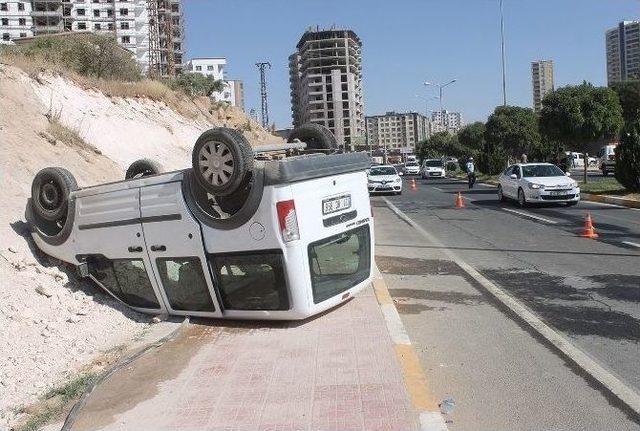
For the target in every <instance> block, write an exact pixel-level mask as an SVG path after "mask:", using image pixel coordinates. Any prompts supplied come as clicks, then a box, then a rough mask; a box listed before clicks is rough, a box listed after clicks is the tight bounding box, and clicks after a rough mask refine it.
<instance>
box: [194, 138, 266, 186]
mask: <svg viewBox="0 0 640 431" xmlns="http://www.w3.org/2000/svg"><path fill="white" fill-rule="evenodd" d="M213 152H215V153H216V154H213ZM191 165H192V167H193V172H194V174H195V177H196V180H197V181H198V184H200V186H201V187H203V188H204V189H205V190H206V191H207V192H209V193H211V194H212V195H215V196H229V195H231V194H232V193H234V192H235V191H236V190H238V189H239V188H240V187H241V186H242V184H243V183H244V182H245V181H246V177H247V175H248V174H249V173H250V172H252V171H253V150H252V148H251V145H249V142H247V140H246V139H245V137H244V136H243V135H242V133H240V132H238V131H237V130H233V129H229V128H226V127H218V128H215V129H210V130H207V131H206V132H204V133H203V134H202V135H200V137H199V138H198V140H197V141H196V144H195V146H194V147H193V153H192V156H191ZM225 168H226V169H225Z"/></svg>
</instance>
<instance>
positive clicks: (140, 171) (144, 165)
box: [124, 159, 163, 180]
mask: <svg viewBox="0 0 640 431" xmlns="http://www.w3.org/2000/svg"><path fill="white" fill-rule="evenodd" d="M162 172H163V169H162V165H160V163H158V162H156V161H155V160H151V159H140V160H136V161H135V162H133V163H131V165H130V166H129V169H127V172H126V173H125V174H124V179H125V180H132V179H134V178H142V177H148V176H150V175H157V174H160V173H162Z"/></svg>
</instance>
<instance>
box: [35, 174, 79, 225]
mask: <svg viewBox="0 0 640 431" xmlns="http://www.w3.org/2000/svg"><path fill="white" fill-rule="evenodd" d="M77 189H78V183H77V182H76V179H75V178H74V177H73V174H71V172H69V171H67V170H66V169H64V168H44V169H42V170H40V172H38V173H37V174H36V176H35V177H34V178H33V182H32V183H31V201H32V203H33V211H34V213H35V215H36V216H37V217H40V218H42V219H44V220H46V221H58V220H61V219H63V218H64V217H65V216H66V215H67V208H68V204H69V193H71V192H72V191H74V190H77Z"/></svg>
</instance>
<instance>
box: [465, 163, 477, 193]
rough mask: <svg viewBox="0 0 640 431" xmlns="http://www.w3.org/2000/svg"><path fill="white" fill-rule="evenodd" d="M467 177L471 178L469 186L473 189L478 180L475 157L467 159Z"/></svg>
mask: <svg viewBox="0 0 640 431" xmlns="http://www.w3.org/2000/svg"><path fill="white" fill-rule="evenodd" d="M466 168H467V179H468V180H469V188H470V189H472V188H473V185H474V184H475V182H476V168H475V166H474V165H473V157H469V160H467V165H466Z"/></svg>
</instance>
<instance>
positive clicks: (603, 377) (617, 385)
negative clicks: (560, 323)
mask: <svg viewBox="0 0 640 431" xmlns="http://www.w3.org/2000/svg"><path fill="white" fill-rule="evenodd" d="M384 200H385V202H386V204H387V206H388V207H389V209H391V211H393V212H394V213H395V214H396V215H397V216H398V217H400V218H401V219H403V220H404V221H406V222H407V223H409V224H410V225H411V226H413V228H414V229H415V230H416V231H418V232H419V233H420V234H421V235H422V236H424V237H425V238H426V239H427V240H428V241H430V242H431V243H432V244H433V245H435V246H437V247H440V248H442V252H443V253H445V254H446V255H447V256H448V257H449V258H450V259H451V260H453V261H454V262H456V263H457V264H458V265H459V266H460V268H462V269H463V270H464V271H465V272H466V273H467V274H469V275H470V276H471V277H473V278H474V279H475V280H476V281H477V282H478V283H480V285H481V286H482V287H484V288H485V290H486V291H487V292H489V293H490V294H491V295H493V296H494V297H495V298H496V299H497V300H498V301H500V302H501V303H502V304H504V305H505V306H506V307H507V308H509V310H511V311H512V312H513V313H514V314H515V315H516V316H518V317H519V318H520V319H521V320H522V321H523V322H525V323H526V324H527V325H529V326H530V327H531V328H533V329H534V330H535V331H536V332H538V334H540V335H541V336H542V337H544V338H545V339H546V340H547V341H548V342H549V343H550V344H552V345H553V346H554V347H555V348H556V349H557V350H558V351H559V352H561V353H562V354H563V355H564V356H565V357H566V358H568V359H569V360H570V361H572V362H574V363H575V364H576V365H577V366H578V367H580V368H582V369H583V370H584V371H585V372H586V373H587V374H589V375H590V376H591V377H592V378H593V379H595V380H596V381H598V382H599V383H600V384H601V385H602V386H603V387H604V388H605V389H606V390H608V391H609V392H610V393H611V394H613V395H614V396H615V397H616V398H618V399H619V400H620V401H621V402H622V403H623V404H625V405H626V406H627V407H629V408H630V409H631V410H633V411H634V412H635V413H636V414H640V394H638V393H637V392H635V391H634V390H633V389H632V388H631V387H629V386H627V385H626V384H625V383H624V382H623V381H621V380H620V379H618V378H617V377H616V376H614V375H613V374H612V373H610V372H609V371H607V370H606V369H605V368H604V367H603V366H602V365H600V364H598V363H597V362H596V361H594V360H593V359H592V358H591V357H589V355H587V354H586V353H584V352H583V351H582V350H580V349H578V348H577V347H575V346H574V345H573V344H571V342H570V341H569V339H567V338H565V337H564V336H563V335H561V334H560V333H559V332H557V331H556V330H555V329H553V328H551V327H550V326H548V325H547V324H546V323H544V322H543V321H542V320H541V319H540V318H539V317H538V316H536V315H535V314H534V313H533V312H531V311H530V310H529V309H528V308H527V307H526V306H525V305H524V304H522V303H521V302H520V301H518V300H517V299H515V298H513V297H512V296H511V295H509V294H508V293H507V292H505V291H504V290H502V289H501V288H500V287H498V286H497V285H495V284H493V283H492V282H491V281H489V280H488V279H487V278H485V277H484V276H483V275H482V274H480V273H479V272H478V271H476V270H475V269H474V268H473V267H472V266H471V265H469V264H468V263H466V262H465V261H463V260H462V259H461V258H460V257H459V256H458V255H457V254H456V253H455V252H453V251H452V250H450V249H448V248H446V247H445V246H444V245H443V244H442V243H441V242H440V241H438V240H437V239H436V238H434V237H433V236H432V235H431V234H430V233H429V232H427V231H426V230H425V229H424V228H423V227H422V226H420V225H419V224H417V223H416V222H415V221H413V220H412V219H411V218H410V217H409V216H407V215H406V214H405V213H403V212H402V211H400V210H399V209H398V208H397V207H396V206H395V205H393V204H392V203H391V202H389V200H388V199H386V198H384Z"/></svg>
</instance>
